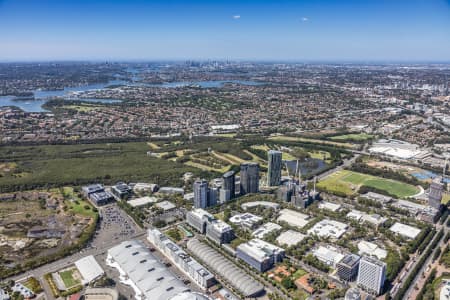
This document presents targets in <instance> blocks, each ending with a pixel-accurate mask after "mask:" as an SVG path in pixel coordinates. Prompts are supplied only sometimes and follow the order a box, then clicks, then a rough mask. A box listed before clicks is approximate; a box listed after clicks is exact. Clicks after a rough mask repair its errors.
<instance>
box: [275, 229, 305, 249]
mask: <svg viewBox="0 0 450 300" xmlns="http://www.w3.org/2000/svg"><path fill="white" fill-rule="evenodd" d="M305 237H306V235H304V234H302V233H300V232H297V231H294V230H288V231H285V232H283V233H282V234H280V235H279V236H278V237H277V243H278V244H279V245H286V246H288V247H290V246H294V245H297V244H298V243H300V242H301V241H302V240H303V239H304V238H305Z"/></svg>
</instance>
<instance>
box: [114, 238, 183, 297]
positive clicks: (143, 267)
mask: <svg viewBox="0 0 450 300" xmlns="http://www.w3.org/2000/svg"><path fill="white" fill-rule="evenodd" d="M107 263H108V264H109V265H111V266H112V267H115V268H117V269H118V270H119V272H120V273H121V275H122V276H121V278H126V280H125V281H124V283H125V284H128V285H131V287H132V288H133V289H134V290H135V292H136V294H137V295H136V296H137V297H136V298H141V299H148V300H167V299H171V298H172V297H174V296H175V295H177V294H180V293H183V292H189V288H188V287H187V286H185V285H184V284H183V283H182V282H181V281H179V280H178V279H177V278H176V277H175V276H174V275H173V274H172V273H170V272H169V270H168V269H167V267H165V266H164V265H163V264H162V263H160V262H159V261H158V260H156V259H155V257H154V256H153V255H152V254H151V253H150V251H149V250H148V249H147V247H145V246H144V244H143V243H142V242H140V241H137V240H133V241H126V242H122V243H121V244H119V245H117V246H115V247H113V248H111V249H109V250H108V258H107Z"/></svg>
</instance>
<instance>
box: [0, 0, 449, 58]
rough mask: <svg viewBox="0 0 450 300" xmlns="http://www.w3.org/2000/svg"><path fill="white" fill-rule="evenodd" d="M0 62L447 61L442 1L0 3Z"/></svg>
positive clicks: (446, 24)
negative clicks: (215, 60)
mask: <svg viewBox="0 0 450 300" xmlns="http://www.w3.org/2000/svg"><path fill="white" fill-rule="evenodd" d="M0 36H1V39H2V42H1V47H0V61H57V60H141V61H145V60H189V59H193V60H208V59H212V60H214V59H217V60H227V59H229V60H257V61H334V62H339V61H348V62H359V61H363V62H377V61H384V62H415V61H417V62H449V61H450V1H449V0H428V1H427V0H409V1H407V0H390V1H389V0H367V1H358V0H347V1H343V0H341V1H338V0H316V1H313V0H310V1H285V0H281V1H272V0H267V1H255V0H249V1H234V0H231V1H222V0H217V1H199V0H197V1H181V0H173V1H170V0H166V1H163V0H158V1H143V0H130V1H106V0H91V1H88V0H79V1H72V0H68V1H57V0H40V1H17V0H0Z"/></svg>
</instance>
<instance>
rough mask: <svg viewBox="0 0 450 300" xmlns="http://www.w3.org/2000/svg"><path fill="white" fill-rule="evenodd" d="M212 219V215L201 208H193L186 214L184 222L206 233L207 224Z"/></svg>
mask: <svg viewBox="0 0 450 300" xmlns="http://www.w3.org/2000/svg"><path fill="white" fill-rule="evenodd" d="M213 220H215V218H214V216H213V215H211V214H210V213H208V212H207V211H205V210H203V209H201V208H196V209H193V210H191V211H188V212H187V214H186V222H187V223H188V224H189V225H190V226H192V227H193V228H195V229H196V230H197V231H198V232H200V233H201V234H205V233H206V226H207V224H208V223H211V222H212V221H213Z"/></svg>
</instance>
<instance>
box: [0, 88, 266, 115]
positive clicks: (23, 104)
mask: <svg viewBox="0 0 450 300" xmlns="http://www.w3.org/2000/svg"><path fill="white" fill-rule="evenodd" d="M227 83H236V84H242V85H262V84H264V83H262V82H256V81H246V80H210V81H193V82H188V81H176V82H165V83H157V84H149V83H141V82H132V83H130V82H127V81H124V80H111V81H109V82H108V83H98V84H88V85H83V86H76V87H66V88H64V89H62V90H52V91H42V90H35V91H33V93H34V100H22V99H16V97H14V96H0V106H16V107H19V108H20V109H22V110H23V111H26V112H46V111H47V110H45V109H43V108H42V105H43V104H45V103H46V102H47V101H48V99H50V98H55V97H59V98H66V99H68V100H70V98H69V97H68V96H69V93H70V92H85V91H91V90H100V89H104V88H106V87H107V86H110V85H131V86H133V85H134V86H150V87H164V88H177V87H186V86H199V87H201V88H220V87H223V86H224V85H225V84H227ZM73 100H78V101H88V102H99V103H118V102H121V101H122V100H120V99H78V98H77V99H73Z"/></svg>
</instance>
